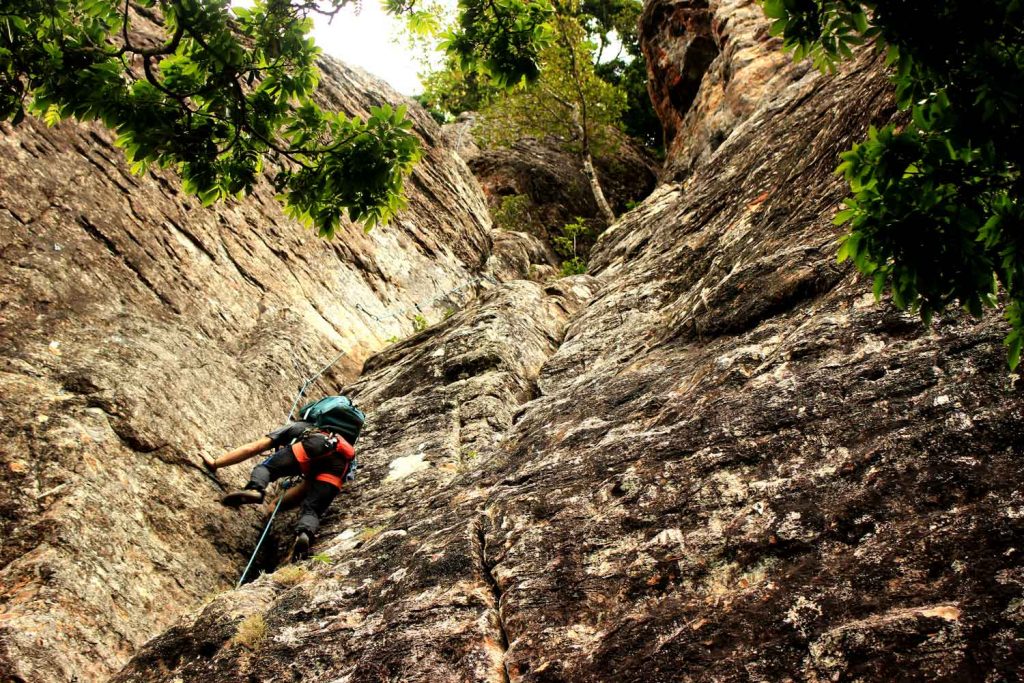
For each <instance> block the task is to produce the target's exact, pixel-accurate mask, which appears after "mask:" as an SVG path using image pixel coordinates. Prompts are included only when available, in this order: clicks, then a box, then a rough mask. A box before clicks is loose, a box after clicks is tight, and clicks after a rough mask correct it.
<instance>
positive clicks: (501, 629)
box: [476, 514, 511, 683]
mask: <svg viewBox="0 0 1024 683" xmlns="http://www.w3.org/2000/svg"><path fill="white" fill-rule="evenodd" d="M485 524H490V520H489V519H488V518H487V515H485V514H481V515H480V517H478V518H477V521H476V545H477V552H478V553H479V555H478V558H477V560H478V562H479V565H480V574H481V575H482V576H483V577H484V581H485V582H486V583H487V587H488V588H490V589H491V597H492V598H493V600H494V608H493V609H494V614H495V617H496V618H497V622H498V633H499V634H500V636H501V640H500V642H499V644H500V645H501V668H502V671H503V673H504V680H505V681H506V683H508V681H510V680H511V677H510V676H509V672H508V661H507V659H506V657H507V655H508V647H509V644H510V642H511V641H510V640H509V637H508V631H507V630H506V627H505V617H504V616H503V615H502V613H501V599H502V596H503V591H502V590H501V584H499V583H498V580H497V579H496V578H494V573H493V570H494V567H495V565H496V564H497V563H494V564H490V563H489V562H488V561H487V530H486V529H485V528H484V525H485Z"/></svg>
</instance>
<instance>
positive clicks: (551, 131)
mask: <svg viewBox="0 0 1024 683" xmlns="http://www.w3.org/2000/svg"><path fill="white" fill-rule="evenodd" d="M550 26H551V29H552V31H553V33H554V36H555V39H554V41H553V42H552V43H551V44H550V45H548V46H547V47H546V48H544V50H543V51H542V52H541V55H540V60H541V65H542V71H541V74H540V76H539V78H538V79H537V80H536V81H535V82H533V83H530V84H526V85H521V86H520V87H516V88H513V89H511V90H509V91H507V92H504V93H501V94H499V95H496V96H495V97H494V99H493V101H492V102H491V104H489V105H488V106H486V107H484V109H483V110H482V111H481V112H480V119H479V122H478V126H477V132H478V134H479V135H480V136H481V137H482V138H483V139H484V140H485V141H486V142H488V143H490V144H497V145H509V144H512V143H513V142H515V141H516V140H518V139H520V138H522V137H524V136H532V137H538V138H546V137H552V138H554V139H556V140H557V141H559V142H560V143H561V144H562V145H563V146H565V147H566V148H567V149H569V150H570V151H572V152H574V153H575V154H576V155H577V156H578V157H579V161H580V167H581V169H582V172H583V175H584V177H585V178H586V180H587V184H588V186H589V187H590V191H591V193H592V194H593V197H594V203H595V205H596V206H597V209H598V212H599V213H600V215H601V217H602V219H603V220H604V221H605V222H606V223H611V222H612V221H614V220H615V214H614V213H613V212H612V209H611V206H610V205H609V204H608V200H607V198H606V197H605V194H604V190H603V188H602V187H601V182H600V180H599V179H598V176H597V172H596V170H595V169H594V152H595V151H596V150H598V149H599V148H601V147H603V146H612V145H614V144H616V143H617V141H616V140H615V139H610V138H609V135H608V133H609V131H610V130H614V129H616V128H617V126H618V124H619V122H620V121H621V118H622V112H623V111H624V109H625V107H626V96H625V93H624V92H622V91H621V90H620V89H618V88H616V87H614V86H612V85H609V84H608V83H606V82H605V81H603V80H601V79H600V78H598V77H597V76H596V75H595V73H594V65H593V61H592V56H591V52H592V48H593V46H592V45H591V44H590V43H588V42H587V41H586V40H585V35H584V31H583V27H582V26H580V24H579V22H577V21H576V20H575V19H573V18H572V17H570V16H566V15H564V14H560V13H559V14H555V15H554V16H553V17H552V19H551V22H550Z"/></svg>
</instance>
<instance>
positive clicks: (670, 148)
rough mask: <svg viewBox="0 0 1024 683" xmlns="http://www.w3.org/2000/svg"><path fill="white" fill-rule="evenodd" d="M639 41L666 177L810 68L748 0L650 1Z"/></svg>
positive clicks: (704, 153)
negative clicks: (791, 54)
mask: <svg viewBox="0 0 1024 683" xmlns="http://www.w3.org/2000/svg"><path fill="white" fill-rule="evenodd" d="M640 46H641V48H642V50H643V53H644V57H645V58H646V59H647V72H648V76H649V80H648V84H647V89H648V91H649V92H650V95H651V102H652V103H653V104H654V109H655V111H656V112H657V113H658V118H660V119H661V122H662V125H663V127H664V132H665V147H666V150H667V159H666V162H665V165H664V167H663V169H662V171H661V178H662V180H666V181H672V180H681V179H683V178H685V177H686V176H687V175H689V174H690V173H691V172H693V170H694V169H695V168H696V167H697V166H698V165H699V164H700V163H702V162H704V161H706V160H707V159H708V158H709V157H710V156H711V154H712V153H713V152H714V151H715V150H716V149H717V148H718V146H719V145H721V144H722V143H723V142H724V141H725V140H726V138H728V137H729V135H730V134H731V133H732V131H733V129H734V128H735V127H736V126H737V124H738V123H740V122H742V121H743V120H745V119H746V118H747V117H749V116H750V115H751V114H752V113H753V112H754V111H755V110H756V109H757V108H758V107H759V106H761V104H762V103H763V100H764V99H765V98H766V97H768V96H771V95H774V94H776V93H778V92H779V91H780V90H781V89H782V88H784V87H785V86H786V85H787V84H789V83H791V82H792V81H793V80H795V79H798V78H800V77H801V76H803V75H804V74H805V73H806V72H807V71H808V69H809V68H810V66H809V64H808V63H807V62H802V63H794V62H793V61H792V60H791V59H790V58H789V56H788V55H786V54H783V52H782V50H781V47H782V42H781V41H780V40H778V39H776V38H772V37H771V36H770V35H769V34H768V22H767V21H766V20H765V17H764V13H763V11H762V10H761V5H760V4H759V3H757V2H755V1H754V0H650V1H649V2H646V3H645V4H644V12H643V15H642V16H641V18H640ZM772 133H774V131H766V134H772Z"/></svg>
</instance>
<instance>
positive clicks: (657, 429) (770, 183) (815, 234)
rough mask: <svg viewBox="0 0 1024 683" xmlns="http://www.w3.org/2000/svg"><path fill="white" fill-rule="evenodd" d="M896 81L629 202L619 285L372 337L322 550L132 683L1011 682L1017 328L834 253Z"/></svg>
mask: <svg viewBox="0 0 1024 683" xmlns="http://www.w3.org/2000/svg"><path fill="white" fill-rule="evenodd" d="M888 90H889V88H888V86H887V83H886V80H885V78H884V77H883V75H882V74H881V72H880V66H879V64H878V63H877V62H876V61H873V60H872V59H871V58H869V57H864V58H862V59H860V60H859V61H857V62H856V63H853V64H850V65H848V66H847V67H846V68H845V69H844V70H843V71H841V72H840V73H839V74H837V75H836V76H832V77H823V76H821V75H820V74H818V73H816V72H815V73H808V74H806V75H804V76H803V77H801V78H800V79H798V80H796V81H795V82H793V83H792V84H790V85H788V86H787V87H785V88H781V89H780V90H779V91H778V92H775V93H773V94H769V95H766V96H765V97H763V98H762V103H761V106H760V107H759V108H758V109H756V110H755V111H753V112H752V114H751V116H750V117H749V118H747V119H746V120H738V121H737V122H736V125H735V127H734V129H733V130H732V132H731V134H730V135H729V136H728V138H727V139H726V140H725V141H724V142H723V143H722V144H720V145H718V147H717V148H716V150H715V151H714V152H713V153H712V154H710V155H709V156H708V158H707V159H706V160H705V161H703V162H701V163H700V164H699V165H698V166H697V167H696V168H695V169H694V171H693V173H692V174H690V175H689V177H688V179H687V180H686V182H685V183H681V184H669V185H665V186H663V187H661V188H660V189H659V190H657V191H656V192H655V194H654V195H653V196H652V197H651V198H649V199H648V200H647V201H646V202H645V203H644V204H643V205H642V206H640V207H639V208H637V209H636V210H634V211H632V212H630V213H629V214H627V215H626V216H625V217H623V219H622V220H621V221H619V222H618V223H616V224H615V225H614V226H613V227H612V228H611V229H610V230H609V231H608V232H607V233H606V234H605V235H604V237H603V238H602V241H601V242H600V243H599V245H598V248H597V250H596V253H595V254H594V258H593V264H594V270H595V272H596V275H597V277H596V278H589V277H587V278H571V279H568V280H563V281H560V282H559V283H558V284H557V285H555V286H550V287H547V288H544V289H542V288H541V286H539V285H535V284H532V283H508V284H505V285H502V286H501V287H500V288H498V289H496V290H494V291H493V292H491V293H489V294H488V295H487V296H486V298H485V299H484V300H482V301H481V302H479V304H476V305H474V306H472V307H470V308H469V309H467V310H465V311H463V312H461V313H459V314H457V315H456V316H454V317H453V318H451V319H450V320H448V321H447V322H445V323H444V324H443V325H441V326H438V327H435V328H433V329H430V330H427V331H425V332H423V333H421V334H419V335H418V336H416V337H414V338H412V339H410V340H408V341H406V342H404V343H403V344H400V345H397V346H395V347H393V348H391V349H389V350H388V351H386V352H385V353H383V354H380V355H378V356H376V357H374V358H373V359H371V360H370V361H369V362H368V363H367V372H366V373H365V374H364V376H363V378H362V379H361V380H360V381H359V382H358V384H357V385H356V386H354V387H353V388H352V390H353V392H354V393H355V394H356V395H357V396H358V397H359V399H360V400H361V401H362V403H363V405H364V406H366V407H367V408H368V409H369V414H370V423H369V425H370V426H369V428H368V429H369V431H368V433H367V436H366V437H365V443H364V444H363V445H362V451H361V453H362V456H361V457H362V458H363V461H364V463H365V468H364V470H363V473H362V475H361V477H362V479H361V481H360V482H359V483H358V484H357V485H356V486H355V487H353V488H352V489H351V491H347V492H345V493H344V498H343V500H342V501H341V503H340V504H339V505H338V510H337V512H336V513H335V514H334V516H333V518H332V519H331V521H330V522H329V524H328V525H327V528H326V529H325V533H324V534H323V537H322V540H321V541H320V543H319V544H318V546H317V547H316V551H317V552H319V553H322V554H323V557H322V558H321V559H322V560H323V561H311V562H309V563H307V564H305V565H303V568H304V570H305V571H304V572H294V571H292V572H291V573H288V572H283V571H281V572H278V573H275V574H271V575H268V576H265V577H263V578H261V579H259V580H257V581H256V582H254V583H253V584H251V585H250V586H247V587H245V588H243V589H242V590H239V591H234V592H231V593H227V594H225V595H222V596H220V597H218V598H217V599H216V600H215V601H214V602H213V603H211V604H210V605H209V606H207V607H206V608H205V609H204V610H203V611H201V612H200V613H198V614H197V615H195V616H193V617H191V618H189V619H186V620H184V621H183V622H181V623H180V624H179V625H178V626H176V627H174V628H173V629H171V630H169V631H168V632H167V633H165V634H164V635H163V636H161V637H160V638H158V639H156V640H154V641H152V642H151V643H149V644H148V645H147V646H146V647H145V648H143V649H142V650H141V651H140V653H139V654H138V655H137V656H136V657H135V659H133V661H132V663H131V664H130V665H129V666H128V667H127V668H126V669H124V670H123V671H122V672H121V673H120V674H119V676H118V677H117V678H116V680H118V681H122V682H125V683H127V682H135V681H155V680H168V679H173V678H175V677H178V678H180V679H181V680H183V681H193V680H195V681H200V680H201V681H236V680H318V681H348V682H353V683H354V682H356V681H359V682H360V683H363V682H365V681H393V680H401V681H437V680H460V681H503V680H511V681H537V682H540V681H547V682H551V681H573V682H577V681H854V680H857V681H888V680H928V681H991V682H993V683H994V682H995V681H1003V680H1013V679H1015V677H1016V676H1017V675H1018V673H1019V672H1020V671H1021V670H1022V667H1024V636H1022V633H1024V630H1022V627H1024V623H1022V622H1024V613H1022V609H1021V605H1022V598H1024V561H1022V553H1024V549H1022V547H1021V543H1020V538H1021V535H1020V524H1021V519H1022V516H1024V495H1022V493H1021V484H1022V482H1024V463H1022V461H1021V459H1020V453H1021V452H1022V450H1024V430H1022V427H1021V425H1022V418H1024V414H1022V413H1024V410H1022V402H1021V393H1022V391H1024V389H1022V386H1024V385H1022V383H1021V381H1020V377H1019V376H1018V375H1012V376H1008V375H1007V372H1006V366H1005V357H1004V353H1003V349H1002V347H1001V339H1002V337H1003V335H1004V333H1005V330H1004V329H1003V326H1002V323H1001V322H1000V320H999V319H998V318H995V317H993V318H989V319H986V320H984V321H981V322H972V321H970V320H964V319H961V318H959V317H958V316H950V317H948V318H944V319H942V320H940V321H938V322H937V323H936V325H935V326H934V327H933V329H931V330H923V329H922V328H921V326H920V323H919V322H918V321H917V320H915V319H913V318H910V317H908V316H905V315H903V314H900V313H898V312H896V311H894V310H893V309H892V308H891V307H888V306H886V305H876V304H875V303H874V301H873V300H872V298H871V296H870V293H869V292H868V291H866V287H865V284H864V283H863V282H862V281H861V280H860V279H859V278H858V277H857V276H856V275H855V274H854V273H852V272H851V271H850V270H849V269H847V268H845V267H840V266H837V265H836V264H835V257H834V245H835V240H836V238H837V236H838V233H837V229H836V228H835V227H834V226H833V225H832V221H831V219H832V216H833V214H834V212H835V210H836V208H837V207H838V205H839V202H840V200H841V198H842V196H843V187H842V185H841V183H840V182H839V181H838V180H837V179H836V178H835V176H834V175H833V173H832V171H833V168H834V166H835V163H836V155H837V154H838V152H840V151H841V150H843V149H845V148H846V147H848V145H849V144H850V143H851V142H852V141H853V140H855V139H857V138H858V137H859V136H861V135H863V133H864V131H865V130H866V128H867V126H868V125H869V124H870V123H876V124H877V123H881V122H883V121H885V120H888V119H889V118H890V117H891V116H892V114H893V107H892V105H891V102H890V100H889V97H888ZM698 99H699V94H698ZM243 618H244V620H245V621H244V623H246V624H249V625H251V624H252V623H261V624H263V625H264V626H265V636H264V637H263V638H262V639H253V638H251V637H239V636H238V635H236V634H244V633H249V634H251V633H252V631H251V629H249V630H245V629H243V630H242V631H239V626H240V624H242V623H243Z"/></svg>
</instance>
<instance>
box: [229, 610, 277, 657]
mask: <svg viewBox="0 0 1024 683" xmlns="http://www.w3.org/2000/svg"><path fill="white" fill-rule="evenodd" d="M269 633H270V629H269V628H268V627H267V620H266V619H264V618H263V615H262V614H250V615H249V616H247V617H246V618H245V619H243V620H242V621H241V622H239V624H238V630H236V631H235V636H234V638H232V639H231V641H232V642H233V643H234V644H236V645H241V646H242V647H245V648H248V649H250V650H256V649H257V648H259V646H260V645H261V644H262V643H263V641H264V640H266V639H267V635H268V634H269Z"/></svg>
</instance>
